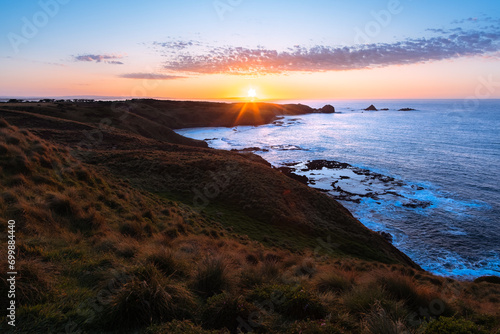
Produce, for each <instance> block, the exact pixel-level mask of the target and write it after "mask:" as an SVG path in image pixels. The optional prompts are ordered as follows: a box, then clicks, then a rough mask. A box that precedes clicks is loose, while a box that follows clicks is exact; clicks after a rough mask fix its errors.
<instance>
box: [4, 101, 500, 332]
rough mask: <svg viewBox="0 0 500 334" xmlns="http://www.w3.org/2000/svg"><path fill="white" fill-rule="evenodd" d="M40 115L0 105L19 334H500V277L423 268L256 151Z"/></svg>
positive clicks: (78, 113) (45, 109) (46, 111)
mask: <svg viewBox="0 0 500 334" xmlns="http://www.w3.org/2000/svg"><path fill="white" fill-rule="evenodd" d="M50 108H52V106H41V109H40V107H38V106H36V108H35V107H34V109H26V106H23V105H18V106H8V107H4V108H0V118H3V119H0V175H1V178H0V184H1V188H0V189H1V190H0V213H1V216H2V217H4V223H2V228H3V230H4V231H6V219H15V220H16V226H17V232H16V239H17V255H16V258H17V270H18V272H19V275H18V277H17V291H16V300H17V302H18V309H17V324H18V327H16V329H17V332H19V333H47V332H67V333H107V332H109V333H124V332H141V333H205V332H206V333H224V332H226V333H227V332H236V331H237V329H238V328H240V329H241V330H243V331H244V332H245V331H249V330H253V331H256V332H261V333H393V332H394V333H397V332H404V331H408V332H410V333H417V332H426V333H461V332H459V331H457V330H455V331H453V328H462V329H463V330H464V331H462V332H463V333H468V332H467V331H466V330H469V332H474V333H481V331H483V332H495V331H496V332H498V329H499V326H500V324H499V321H498V316H499V314H498V309H499V307H498V306H499V303H500V298H499V294H500V289H499V288H498V285H495V284H493V283H488V282H480V283H479V282H478V283H473V282H457V281H454V280H451V279H445V278H440V277H436V276H433V275H431V274H428V273H426V272H424V271H422V270H421V269H420V268H418V266H416V265H415V264H414V263H413V262H412V261H411V260H410V259H408V258H407V257H406V256H405V255H404V254H402V253H401V252H399V251H398V250H397V249H395V248H394V247H392V245H390V244H389V243H387V242H386V241H384V240H383V238H381V237H380V236H379V235H378V234H376V233H373V232H371V231H369V230H368V229H366V228H365V227H364V226H362V225H361V224H360V223H359V222H358V221H357V220H356V219H354V218H353V217H352V216H351V215H350V213H349V212H348V211H347V210H346V209H344V208H343V207H342V206H341V205H340V204H338V203H337V202H335V201H334V200H333V199H331V198H329V197H327V196H326V195H324V194H322V193H320V192H318V191H316V190H314V189H310V188H308V187H306V186H304V185H302V184H301V183H299V182H296V181H295V180H293V179H291V178H288V177H286V176H285V175H283V174H281V173H280V172H279V171H277V170H274V169H272V168H271V167H270V166H268V164H267V163H266V162H265V161H263V160H262V159H261V158H259V157H257V156H255V155H253V154H238V153H234V152H221V151H217V150H212V149H208V148H204V147H203V145H201V144H200V143H199V142H188V141H186V143H187V144H188V145H189V146H186V145H181V144H180V142H179V141H181V140H182V139H178V138H176V137H171V138H166V137H164V138H163V139H161V138H158V137H157V136H156V135H148V133H142V134H141V133H140V132H139V131H138V130H137V128H132V129H126V127H125V125H124V124H122V123H111V124H108V126H107V127H100V126H99V122H96V121H95V119H94V117H90V116H89V117H90V119H86V118H85V116H82V113H85V112H88V111H87V109H89V110H93V109H92V107H91V106H85V108H81V109H80V108H79V107H75V108H77V109H76V110H73V115H71V117H66V118H65V117H63V114H64V113H61V114H55V113H52V112H51V111H50ZM21 109H22V110H21ZM95 112H97V111H95ZM143 117H145V116H143ZM4 119H5V120H7V121H5V120H4ZM151 122H152V121H151ZM9 123H10V124H9ZM13 124H15V125H16V126H14V125H13ZM148 124H151V123H150V122H143V123H140V125H141V126H143V127H144V129H147V126H148ZM146 132H147V131H146ZM153 133H154V131H153ZM89 137H90V138H93V139H92V140H90V139H89ZM1 242H2V243H1V245H0V247H2V249H6V239H5V238H2V239H1ZM1 260H2V261H3V265H2V268H6V263H5V261H6V260H5V258H4V257H2V259H1ZM5 272H6V271H5V270H2V271H1V272H0V278H1V280H0V281H1V282H0V295H1V296H6V294H7V282H6V278H7V277H6V276H5ZM1 300H2V305H1V307H2V308H3V309H4V310H5V308H6V305H5V302H6V301H7V300H6V299H5V298H4V297H2V299H1ZM0 317H2V318H0V319H1V325H0V328H1V330H2V331H6V332H16V331H12V330H11V328H10V327H8V326H7V325H6V322H5V320H6V319H5V317H4V314H1V315H0ZM439 328H449V330H448V332H446V331H441V332H440V331H439ZM450 328H451V329H450Z"/></svg>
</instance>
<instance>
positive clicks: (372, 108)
mask: <svg viewBox="0 0 500 334" xmlns="http://www.w3.org/2000/svg"><path fill="white" fill-rule="evenodd" d="M365 111H378V109H377V108H375V106H374V105H373V104H372V105H371V106H369V107H368V108H366V109H365Z"/></svg>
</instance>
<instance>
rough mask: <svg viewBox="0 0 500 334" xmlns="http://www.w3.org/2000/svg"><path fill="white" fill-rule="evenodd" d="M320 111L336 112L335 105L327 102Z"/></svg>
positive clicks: (326, 112) (325, 112) (324, 112)
mask: <svg viewBox="0 0 500 334" xmlns="http://www.w3.org/2000/svg"><path fill="white" fill-rule="evenodd" d="M319 112H320V113H322V114H333V113H334V112H335V107H333V106H332V105H330V104H327V105H326V106H324V107H323V108H321V109H319Z"/></svg>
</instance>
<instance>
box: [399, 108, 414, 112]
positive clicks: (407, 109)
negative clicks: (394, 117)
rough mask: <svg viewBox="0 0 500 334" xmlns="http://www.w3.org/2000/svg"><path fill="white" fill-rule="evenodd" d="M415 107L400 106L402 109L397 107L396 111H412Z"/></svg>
mask: <svg viewBox="0 0 500 334" xmlns="http://www.w3.org/2000/svg"><path fill="white" fill-rule="evenodd" d="M414 110H415V109H413V108H402V109H399V110H398V111H414Z"/></svg>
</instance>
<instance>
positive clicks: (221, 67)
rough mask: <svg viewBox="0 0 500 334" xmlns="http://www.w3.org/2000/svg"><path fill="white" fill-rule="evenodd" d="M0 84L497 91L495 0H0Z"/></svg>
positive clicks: (384, 94) (453, 93)
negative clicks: (0, 9)
mask: <svg viewBox="0 0 500 334" xmlns="http://www.w3.org/2000/svg"><path fill="white" fill-rule="evenodd" d="M0 4H1V8H2V11H1V14H0V15H1V20H0V31H1V39H0V96H2V97H14V96H22V97H56V96H109V97H157V98H173V99H231V98H240V97H246V96H247V95H248V92H249V90H251V89H254V90H255V93H256V95H257V97H258V98H260V99H274V100H278V99H293V100H301V99H302V100H306V99H331V100H334V99H376V98H469V97H474V96H475V97H479V98H500V66H499V65H500V2H499V1H497V0H491V1H481V0H479V1H457V0H440V1H431V0H400V1H397V0H383V1H374V0H358V1H345V0H312V1H303V0H298V1H293V0H274V1H270V0H267V1H264V0H220V1H218V0H216V1H214V0H182V1H180V0H179V1H164V0H162V1H153V0H146V1H129V0H122V1H102V0H100V1H97V0H87V1H81V0H41V1H11V0H0Z"/></svg>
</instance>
